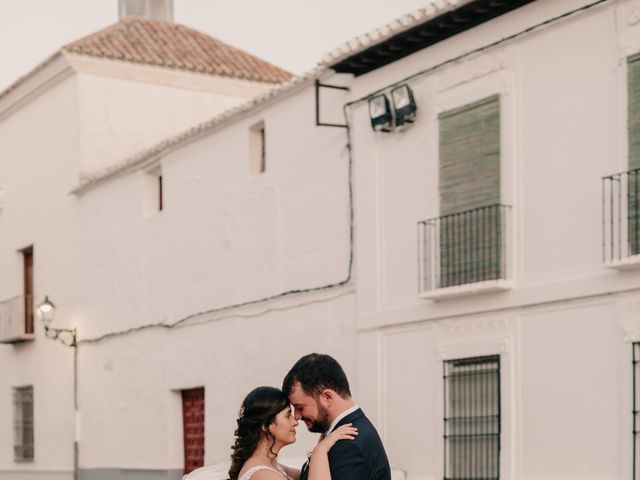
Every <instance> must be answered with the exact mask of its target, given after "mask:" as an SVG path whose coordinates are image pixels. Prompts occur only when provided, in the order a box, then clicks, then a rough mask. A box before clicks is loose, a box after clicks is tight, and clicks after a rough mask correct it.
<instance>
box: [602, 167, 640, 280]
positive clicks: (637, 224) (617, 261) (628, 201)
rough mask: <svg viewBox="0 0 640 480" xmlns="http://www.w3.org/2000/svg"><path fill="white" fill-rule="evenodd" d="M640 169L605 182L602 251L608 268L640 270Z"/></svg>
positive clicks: (606, 179) (618, 175) (614, 176)
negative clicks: (639, 268)
mask: <svg viewBox="0 0 640 480" xmlns="http://www.w3.org/2000/svg"><path fill="white" fill-rule="evenodd" d="M639 207H640V168H636V169H635V170H629V171H628V172H622V173H616V174H614V175H609V176H607V177H603V179H602V250H603V252H602V253H603V260H604V263H605V265H606V266H608V267H610V268H615V269H627V268H638V267H640V212H639V211H638V209H639Z"/></svg>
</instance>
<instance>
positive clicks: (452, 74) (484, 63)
mask: <svg viewBox="0 0 640 480" xmlns="http://www.w3.org/2000/svg"><path fill="white" fill-rule="evenodd" d="M503 67H504V62H503V58H502V54H499V53H494V54H485V55H481V56H479V57H477V58H474V59H472V60H469V61H466V62H464V63H460V64H455V65H453V66H451V67H449V68H447V69H445V70H444V71H443V72H442V73H440V74H439V75H437V76H436V85H437V91H438V92H442V91H445V90H449V89H451V88H453V87H457V86H458V85H462V84H464V83H468V82H471V81H473V80H475V79H477V78H480V77H484V76H486V75H489V74H490V73H493V72H496V71H498V70H502V68H503Z"/></svg>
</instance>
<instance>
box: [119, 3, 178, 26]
mask: <svg viewBox="0 0 640 480" xmlns="http://www.w3.org/2000/svg"><path fill="white" fill-rule="evenodd" d="M129 15H135V16H138V17H145V18H148V19H150V20H159V21H162V22H171V21H173V0H120V18H124V17H127V16H129Z"/></svg>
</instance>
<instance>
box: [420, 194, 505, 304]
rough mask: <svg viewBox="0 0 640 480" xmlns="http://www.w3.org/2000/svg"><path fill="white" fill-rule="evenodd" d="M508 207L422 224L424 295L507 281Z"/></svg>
mask: <svg viewBox="0 0 640 480" xmlns="http://www.w3.org/2000/svg"><path fill="white" fill-rule="evenodd" d="M510 211H511V207H510V206H508V205H500V204H496V205H488V206H485V207H479V208H474V209H473V210H467V211H464V212H459V213H452V214H449V215H444V216H441V217H436V218H432V219H429V220H425V221H422V222H419V223H418V258H419V264H418V288H419V290H420V293H427V292H434V291H437V290H439V289H444V288H448V287H456V286H461V285H466V284H475V283H480V282H494V283H495V282H497V281H500V280H505V279H506V278H507V257H508V255H507V247H508V242H507V236H508V235H507V234H508V232H509V229H508V221H509V213H510Z"/></svg>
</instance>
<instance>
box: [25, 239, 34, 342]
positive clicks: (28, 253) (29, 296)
mask: <svg viewBox="0 0 640 480" xmlns="http://www.w3.org/2000/svg"><path fill="white" fill-rule="evenodd" d="M22 265H23V275H22V276H23V281H24V333H27V334H30V333H33V312H34V308H33V247H29V248H25V249H24V250H22Z"/></svg>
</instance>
